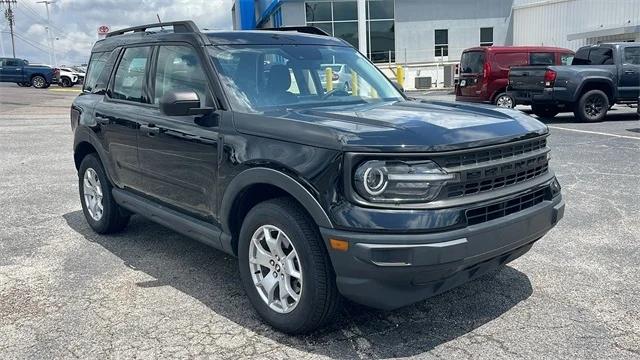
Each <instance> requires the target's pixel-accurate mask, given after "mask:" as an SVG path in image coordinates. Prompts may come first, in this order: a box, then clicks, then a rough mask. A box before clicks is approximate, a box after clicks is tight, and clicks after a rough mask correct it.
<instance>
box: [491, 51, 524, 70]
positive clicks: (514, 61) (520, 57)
mask: <svg viewBox="0 0 640 360" xmlns="http://www.w3.org/2000/svg"><path fill="white" fill-rule="evenodd" d="M495 59H496V63H497V64H498V67H500V68H502V69H510V68H511V67H512V66H522V65H527V62H528V61H529V59H528V58H527V54H526V53H498V54H496V55H495Z"/></svg>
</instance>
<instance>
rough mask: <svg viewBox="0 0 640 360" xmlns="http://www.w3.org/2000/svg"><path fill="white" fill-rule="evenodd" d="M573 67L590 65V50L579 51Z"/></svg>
mask: <svg viewBox="0 0 640 360" xmlns="http://www.w3.org/2000/svg"><path fill="white" fill-rule="evenodd" d="M571 65H589V48H581V49H578V52H576V55H575V56H574V57H573V61H572V62H571Z"/></svg>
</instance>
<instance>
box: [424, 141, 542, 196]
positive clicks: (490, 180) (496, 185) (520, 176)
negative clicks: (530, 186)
mask: <svg viewBox="0 0 640 360" xmlns="http://www.w3.org/2000/svg"><path fill="white" fill-rule="evenodd" d="M548 151H549V150H548V148H547V139H546V137H539V138H536V139H532V140H525V141H518V142H513V143H510V144H505V145H500V146H493V147H488V148H484V149H470V150H468V151H465V152H462V153H457V154H453V155H446V156H442V157H438V158H435V159H434V160H435V161H436V162H437V163H438V164H439V165H440V166H441V167H443V168H445V169H446V171H447V172H449V173H456V174H459V175H460V177H459V180H458V181H457V182H455V183H451V184H448V185H447V186H446V187H445V189H444V190H443V191H442V193H441V195H440V196H441V197H440V198H441V199H451V198H458V197H462V196H467V195H474V194H478V193H482V192H485V191H491V190H495V189H500V188H503V187H506V186H510V185H515V184H519V183H521V182H524V181H527V180H531V179H533V178H536V177H539V176H542V175H544V174H546V173H547V172H548V171H549V163H548V162H549V161H548V158H547V153H548Z"/></svg>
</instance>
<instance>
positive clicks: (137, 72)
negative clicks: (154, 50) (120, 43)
mask: <svg viewBox="0 0 640 360" xmlns="http://www.w3.org/2000/svg"><path fill="white" fill-rule="evenodd" d="M150 52H151V48H149V47H134V48H128V49H125V51H124V55H122V59H120V64H118V69H117V70H116V76H115V81H114V84H113V92H112V94H111V97H113V98H114V99H122V100H128V101H135V102H145V99H144V96H143V89H144V77H145V73H146V72H147V66H148V65H147V64H148V63H149V53H150Z"/></svg>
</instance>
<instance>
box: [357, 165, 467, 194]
mask: <svg viewBox="0 0 640 360" xmlns="http://www.w3.org/2000/svg"><path fill="white" fill-rule="evenodd" d="M457 179H458V175H457V174H448V173H446V172H445V171H444V170H442V169H441V168H440V167H439V166H438V165H437V164H436V163H434V162H433V161H429V160H422V161H400V160H385V161H382V160H372V161H367V162H365V163H363V164H362V165H360V166H359V167H358V168H357V169H356V172H355V176H354V186H355V188H356V191H357V192H358V194H360V196H362V197H363V198H365V199H366V200H368V201H370V202H378V203H416V202H427V201H431V200H433V199H435V198H436V197H437V196H438V194H439V193H440V190H442V187H443V186H444V185H446V184H447V183H450V182H455V181H457Z"/></svg>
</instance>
